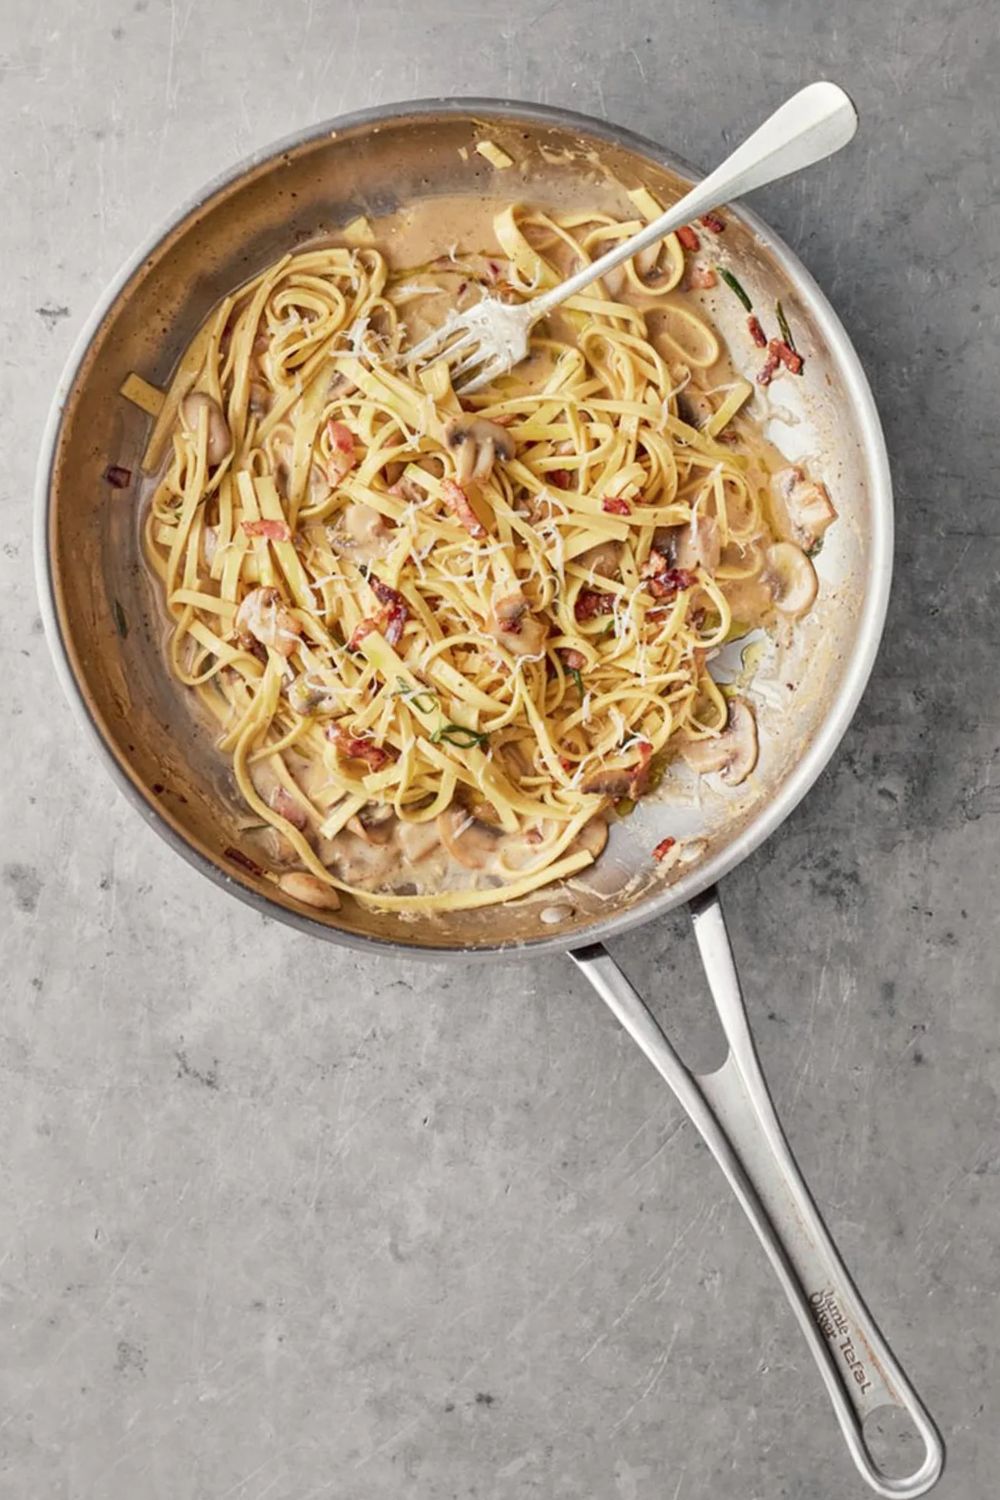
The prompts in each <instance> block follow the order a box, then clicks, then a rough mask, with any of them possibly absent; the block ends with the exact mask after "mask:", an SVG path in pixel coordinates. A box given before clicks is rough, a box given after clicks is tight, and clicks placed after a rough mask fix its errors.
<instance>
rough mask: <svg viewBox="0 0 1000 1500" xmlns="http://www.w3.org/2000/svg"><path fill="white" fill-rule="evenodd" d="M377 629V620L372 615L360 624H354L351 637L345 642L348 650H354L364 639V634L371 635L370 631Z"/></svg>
mask: <svg viewBox="0 0 1000 1500" xmlns="http://www.w3.org/2000/svg"><path fill="white" fill-rule="evenodd" d="M377 629H378V620H377V619H376V617H375V616H374V615H369V616H368V618H367V619H364V620H362V621H361V624H360V625H355V627H354V629H353V630H352V631H351V638H350V640H349V641H348V642H347V649H348V651H356V650H357V649H358V647H359V646H360V645H361V642H362V641H363V640H364V638H365V636H366V635H371V633H372V631H373V630H377Z"/></svg>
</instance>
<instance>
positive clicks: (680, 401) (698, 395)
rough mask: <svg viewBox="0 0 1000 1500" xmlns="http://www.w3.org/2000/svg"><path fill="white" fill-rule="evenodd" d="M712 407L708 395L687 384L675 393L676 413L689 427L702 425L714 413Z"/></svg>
mask: <svg viewBox="0 0 1000 1500" xmlns="http://www.w3.org/2000/svg"><path fill="white" fill-rule="evenodd" d="M714 411H715V409H714V407H713V406H712V402H711V400H710V398H709V397H708V396H705V395H703V394H702V392H701V391H699V390H695V388H694V387H693V386H688V388H687V389H686V390H683V391H678V393H677V415H678V416H679V417H680V419H681V421H682V422H686V423H687V424H688V426H689V427H703V426H704V425H705V423H706V422H707V421H708V419H709V417H711V416H713V415H714Z"/></svg>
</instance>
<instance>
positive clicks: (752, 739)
mask: <svg viewBox="0 0 1000 1500" xmlns="http://www.w3.org/2000/svg"><path fill="white" fill-rule="evenodd" d="M681 754H682V755H683V757H684V759H685V760H686V761H687V763H688V765H689V766H690V767H691V769H692V771H697V772H698V774H699V776H707V775H710V774H711V773H712V772H713V771H714V772H717V773H718V774H719V776H721V777H722V780H723V781H725V782H728V784H729V785H730V786H739V784H740V782H741V781H746V779H747V777H748V776H749V775H750V772H751V771H752V770H753V768H754V766H755V765H756V764H757V720H756V719H755V718H754V714H753V709H752V708H751V707H750V705H749V704H747V703H744V702H743V699H742V698H733V699H732V701H731V702H730V704H729V721H728V723H727V724H726V727H725V729H724V730H723V731H722V733H721V734H719V735H716V736H715V738H714V739H710V740H691V741H690V742H689V743H688V744H686V745H684V746H683V747H682V749H681Z"/></svg>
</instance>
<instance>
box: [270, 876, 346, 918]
mask: <svg viewBox="0 0 1000 1500" xmlns="http://www.w3.org/2000/svg"><path fill="white" fill-rule="evenodd" d="M278 885H279V886H280V888H281V889H282V890H283V891H284V893H285V895H286V896H291V898H292V900H293V901H301V902H302V904H303V906H316V907H318V908H319V909H320V911H339V910H340V897H339V896H338V895H337V892H336V891H335V890H334V888H333V886H332V885H326V884H325V882H324V881H322V880H319V879H318V878H317V877H316V876H315V875H307V874H306V873H305V871H304V870H289V871H288V872H287V874H285V875H282V876H281V878H280V879H279V881H278Z"/></svg>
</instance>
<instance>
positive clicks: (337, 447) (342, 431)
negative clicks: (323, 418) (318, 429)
mask: <svg viewBox="0 0 1000 1500" xmlns="http://www.w3.org/2000/svg"><path fill="white" fill-rule="evenodd" d="M326 435H327V437H328V438H329V439H330V451H331V452H332V453H351V454H353V452H354V434H353V432H352V431H351V429H350V428H349V427H348V425H347V423H346V422H335V421H334V420H333V418H332V417H331V418H330V420H329V422H327V424H326Z"/></svg>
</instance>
